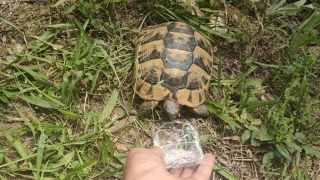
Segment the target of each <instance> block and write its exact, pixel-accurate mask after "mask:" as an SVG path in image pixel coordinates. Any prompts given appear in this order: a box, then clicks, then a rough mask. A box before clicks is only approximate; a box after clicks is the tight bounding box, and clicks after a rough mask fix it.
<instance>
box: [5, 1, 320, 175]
mask: <svg viewBox="0 0 320 180" xmlns="http://www.w3.org/2000/svg"><path fill="white" fill-rule="evenodd" d="M225 3H226V4H228V8H225V7H226V6H224V5H225V4H223V3H217V2H213V1H204V0H202V1H199V3H198V4H199V6H200V9H201V11H202V12H204V16H203V17H197V16H192V15H191V13H190V12H188V10H186V9H184V8H183V7H182V6H180V5H179V4H178V3H177V2H176V1H172V0H161V1H154V0H151V1H146V2H142V3H140V2H137V1H133V2H132V1H128V0H116V1H114V0H113V1H112V0H109V1H108V0H105V1H91V0H78V1H77V2H76V3H73V4H71V3H68V1H66V0H60V1H57V2H56V5H55V6H56V7H57V8H61V9H62V11H61V16H62V20H61V21H59V22H58V21H54V18H55V16H54V15H52V16H49V17H46V19H49V20H50V21H49V22H51V23H49V25H46V26H44V27H37V28H33V29H31V30H30V31H25V30H24V29H23V26H22V25H20V24H15V22H11V21H10V20H6V19H5V18H0V21H1V22H2V23H3V24H5V25H6V26H7V27H10V28H12V31H13V32H12V33H8V34H6V38H7V39H10V40H11V39H17V40H20V41H19V43H24V42H28V44H25V47H24V50H23V51H22V52H20V51H18V50H17V49H14V48H13V51H14V52H13V53H12V54H11V55H12V56H13V57H14V59H13V61H12V62H11V61H7V60H6V56H7V55H8V54H3V53H4V52H5V51H2V50H1V51H0V53H2V55H1V56H0V58H1V59H0V68H1V69H0V120H1V123H3V124H15V123H17V122H16V120H15V119H17V118H18V119H19V121H18V124H19V125H18V126H17V127H16V128H13V127H11V126H10V128H9V129H4V130H3V131H2V132H1V135H0V143H1V144H0V145H1V146H0V178H1V179H15V178H22V179H97V178H120V177H121V171H122V168H123V164H124V161H125V154H122V153H120V152H118V150H117V149H116V148H115V143H116V142H117V141H118V139H120V138H121V137H123V136H125V134H126V133H128V132H129V130H130V128H134V129H135V130H136V131H137V140H136V141H135V142H129V143H128V144H130V145H131V146H142V145H143V141H144V140H145V139H147V138H149V139H150V137H151V131H150V127H149V126H148V123H149V121H145V120H142V118H140V117H136V115H137V111H136V109H135V108H134V107H133V106H132V103H133V97H134V93H133V90H132V87H131V81H132V66H133V62H134V60H133V55H134V49H133V47H132V45H131V44H132V41H133V40H134V39H135V38H136V37H137V35H138V33H139V31H140V30H141V28H142V27H145V26H146V25H154V24H159V23H161V22H166V21H173V20H178V21H183V22H186V23H189V24H191V25H193V26H194V27H196V28H197V29H199V31H201V32H202V33H203V34H204V35H205V36H206V37H208V38H209V39H210V40H211V42H212V44H213V45H214V48H215V51H216V54H217V56H216V57H215V60H216V62H217V63H216V64H215V65H214V67H213V68H214V69H215V70H216V72H217V74H215V75H214V76H215V77H217V78H216V79H213V80H212V83H211V87H210V91H211V92H210V96H209V98H208V100H207V102H206V104H207V107H208V108H209V111H210V112H211V115H212V117H214V118H215V119H219V123H222V124H226V125H227V126H228V127H230V129H231V130H230V133H231V134H234V135H236V134H237V135H239V136H241V142H242V143H243V144H247V145H251V146H260V147H268V152H267V153H265V154H264V155H263V158H261V162H260V163H261V164H263V166H264V168H265V169H266V170H267V171H266V172H265V173H264V174H262V175H261V176H263V177H264V178H267V179H308V178H310V177H308V173H307V165H306V164H304V165H303V166H301V165H300V164H301V163H303V161H302V159H303V158H304V157H308V156H310V157H316V158H318V159H319V157H320V153H319V152H318V150H317V148H315V147H317V146H319V142H320V137H319V136H320V134H319V133H317V132H318V131H319V130H320V123H319V121H318V120H317V117H319V115H320V110H319V109H320V101H319V99H320V97H319V94H320V89H319V87H318V83H319V81H320V79H319V68H320V67H319V54H320V49H319V43H320V42H319V25H320V23H319V22H320V12H319V7H320V6H319V5H318V4H316V3H313V4H306V2H305V1H298V2H296V3H293V4H290V3H287V2H286V1H285V0H282V1H279V2H277V3H275V4H272V5H271V6H267V2H265V1H258V2H256V3H252V1H245V0H244V1H241V2H240V3H239V2H236V3H235V2H233V1H226V2H225ZM262 9H264V10H265V12H266V13H265V14H257V13H258V12H260V10H262ZM47 10H48V9H47ZM217 10H222V11H224V10H227V11H228V13H232V14H234V16H230V15H229V14H228V16H227V19H229V20H230V21H229V24H228V26H227V27H226V28H228V30H229V32H228V33H227V34H221V33H218V32H216V31H213V30H212V29H211V27H210V25H209V24H208V22H209V20H210V16H211V15H213V14H215V13H216V12H217ZM48 11H49V10H48ZM59 13H60V12H59ZM118 16H121V17H118ZM258 16H259V17H260V18H261V19H260V22H259V23H260V24H259V25H258V26H257V27H255V32H254V33H252V31H253V29H254V28H253V29H252V27H250V26H248V23H252V22H253V21H252V19H255V18H257V17H258ZM295 16H296V17H299V19H298V20H297V19H296V18H295ZM133 17H136V19H134V20H132V18H133ZM39 18H42V17H39ZM33 20H34V21H33V22H35V21H36V20H38V19H33ZM297 21H298V22H297ZM254 22H256V21H254ZM252 24H254V23H252ZM270 33H271V35H270ZM271 37H272V38H275V39H276V42H277V44H276V46H280V45H282V48H281V49H279V48H277V47H273V48H274V49H273V48H269V49H268V52H267V54H268V55H270V54H272V53H275V54H276V55H277V56H275V57H278V59H272V60H270V58H269V59H268V61H265V59H263V58H268V57H267V56H259V53H258V51H261V50H262V48H261V45H259V43H257V42H259V41H263V40H265V39H268V38H269V39H270V41H271V40H272V39H271ZM11 43H12V44H13V45H11V46H10V47H14V44H15V42H14V41H12V42H11ZM225 43H227V45H225ZM228 44H229V45H230V44H231V45H232V46H228ZM272 45H273V44H269V46H272ZM310 46H315V47H318V49H317V50H316V51H311V50H310V48H309V47H310ZM243 47H246V48H250V49H252V51H251V52H248V51H247V49H245V48H243ZM233 48H234V49H233ZM272 50H276V51H272ZM221 52H224V53H227V54H232V53H233V54H234V56H236V57H237V58H236V59H237V60H240V61H238V62H237V63H241V68H240V69H232V68H227V67H228V66H230V67H235V66H233V62H231V61H233V59H231V61H228V58H230V57H229V56H226V57H223V55H221ZM222 54H223V53H222ZM219 55H220V56H219ZM259 58H261V59H259ZM263 70H267V71H270V72H272V73H273V75H272V76H270V78H265V77H263V76H260V75H261V74H262V73H261V72H262V71H263ZM239 71H241V72H239ZM226 74H227V77H225V76H226ZM266 92H270V93H271V92H272V95H273V97H274V99H272V98H271V99H267V100H265V97H266V94H267V93H266ZM210 97H215V98H210ZM119 109H121V110H120V111H119V112H117V110H119ZM14 117H15V118H14ZM130 118H132V120H131V121H130V120H127V119H130ZM118 121H122V122H124V127H122V128H120V129H119V130H117V132H112V133H111V132H110V131H109V128H110V127H112V126H113V125H115V124H116V123H117V122H118ZM150 122H152V120H151V121H150ZM218 133H219V132H218ZM204 136H206V137H208V136H210V134H205V135H204ZM208 139H212V138H208ZM208 142H211V141H210V140H208ZM26 143H27V145H26ZM213 143H214V140H213ZM278 162H281V163H278ZM318 162H319V161H318ZM214 170H215V171H216V172H218V173H219V174H220V175H221V176H224V177H225V178H226V179H237V178H236V177H234V175H232V174H231V173H230V172H228V171H227V170H226V169H223V168H222V167H221V166H220V165H219V164H217V165H216V166H215V168H214Z"/></svg>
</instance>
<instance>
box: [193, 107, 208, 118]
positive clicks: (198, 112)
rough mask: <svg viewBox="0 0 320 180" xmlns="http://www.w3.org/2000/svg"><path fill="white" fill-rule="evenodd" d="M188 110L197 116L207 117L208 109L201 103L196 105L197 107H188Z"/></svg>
mask: <svg viewBox="0 0 320 180" xmlns="http://www.w3.org/2000/svg"><path fill="white" fill-rule="evenodd" d="M190 110H191V111H192V112H193V113H195V114H196V115H197V116H199V117H202V118H207V117H209V110H208V108H207V107H206V106H205V105H203V104H201V105H200V106H198V107H194V108H191V107H190Z"/></svg>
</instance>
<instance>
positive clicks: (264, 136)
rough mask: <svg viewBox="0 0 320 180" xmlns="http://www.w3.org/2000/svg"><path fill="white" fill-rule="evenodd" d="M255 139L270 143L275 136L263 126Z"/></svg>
mask: <svg viewBox="0 0 320 180" xmlns="http://www.w3.org/2000/svg"><path fill="white" fill-rule="evenodd" d="M255 138H256V139H259V140H260V141H270V140H273V135H272V134H270V133H268V127H267V126H262V127H261V128H260V130H259V132H258V134H257V136H256V137H255Z"/></svg>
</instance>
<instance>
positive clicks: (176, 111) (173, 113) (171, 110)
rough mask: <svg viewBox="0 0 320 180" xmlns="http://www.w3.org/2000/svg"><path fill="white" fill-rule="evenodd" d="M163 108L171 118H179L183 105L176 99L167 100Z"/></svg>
mask: <svg viewBox="0 0 320 180" xmlns="http://www.w3.org/2000/svg"><path fill="white" fill-rule="evenodd" d="M161 108H162V109H163V110H164V111H163V112H164V113H165V114H166V116H167V117H168V118H169V119H170V120H173V119H177V118H178V117H179V116H180V109H181V105H180V104H178V103H177V102H175V101H172V100H165V101H163V104H162V106H161Z"/></svg>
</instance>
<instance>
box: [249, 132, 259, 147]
mask: <svg viewBox="0 0 320 180" xmlns="http://www.w3.org/2000/svg"><path fill="white" fill-rule="evenodd" d="M258 133H259V131H252V134H251V145H252V146H260V145H261V141H259V140H258V139H256V136H257V135H258Z"/></svg>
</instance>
